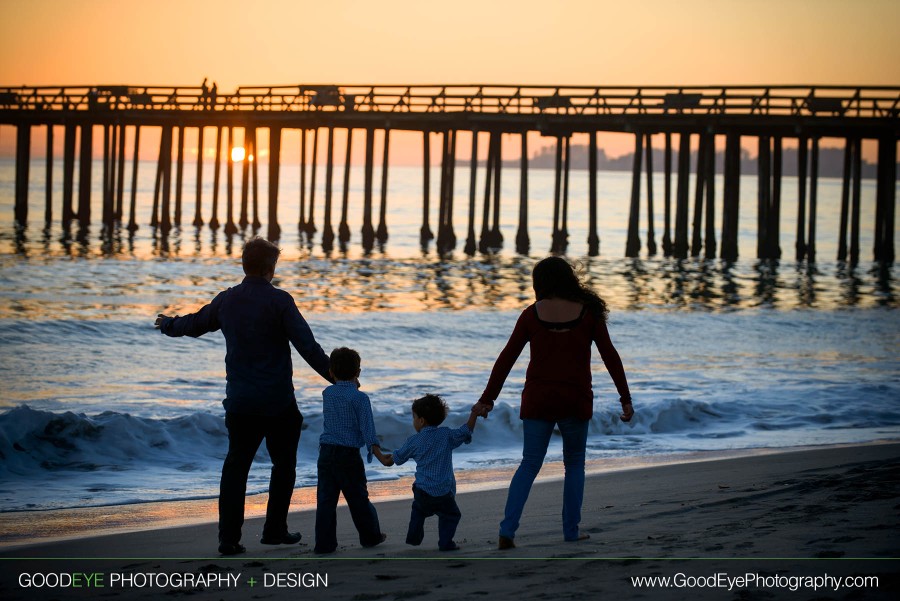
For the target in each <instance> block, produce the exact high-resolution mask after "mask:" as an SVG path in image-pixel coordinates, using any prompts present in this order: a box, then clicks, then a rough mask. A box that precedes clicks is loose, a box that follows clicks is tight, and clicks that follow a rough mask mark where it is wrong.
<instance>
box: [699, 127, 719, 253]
mask: <svg viewBox="0 0 900 601" xmlns="http://www.w3.org/2000/svg"><path fill="white" fill-rule="evenodd" d="M698 177H699V175H698ZM702 177H705V178H706V240H705V241H704V250H705V255H704V256H705V257H706V258H707V259H715V258H716V136H715V134H706V161H705V165H704V168H703V176H702Z"/></svg>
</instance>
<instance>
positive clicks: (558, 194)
mask: <svg viewBox="0 0 900 601" xmlns="http://www.w3.org/2000/svg"><path fill="white" fill-rule="evenodd" d="M564 152H565V146H564V142H563V137H562V136H556V161H555V163H554V169H553V230H552V231H551V234H550V235H551V239H550V252H551V253H554V254H555V253H558V252H560V250H559V218H560V213H561V212H562V210H561V209H562V207H561V206H560V205H561V199H562V172H563V154H564Z"/></svg>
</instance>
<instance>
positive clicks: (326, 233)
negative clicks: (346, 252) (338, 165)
mask: <svg viewBox="0 0 900 601" xmlns="http://www.w3.org/2000/svg"><path fill="white" fill-rule="evenodd" d="M326 161H327V162H326V163H325V214H324V216H323V217H322V221H323V223H322V249H323V250H325V251H326V252H328V251H330V250H331V249H333V248H334V229H333V228H332V227H331V199H332V189H333V186H332V180H333V179H334V128H333V127H329V128H328V147H327V151H326Z"/></svg>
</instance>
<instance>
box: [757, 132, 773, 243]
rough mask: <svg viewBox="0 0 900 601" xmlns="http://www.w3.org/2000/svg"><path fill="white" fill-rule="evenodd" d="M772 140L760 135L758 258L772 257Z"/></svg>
mask: <svg viewBox="0 0 900 601" xmlns="http://www.w3.org/2000/svg"><path fill="white" fill-rule="evenodd" d="M770 148H771V140H770V138H769V137H768V136H760V137H759V147H758V151H757V158H756V162H757V175H758V177H757V184H756V190H757V193H756V258H757V259H770V258H772V257H770V256H769V249H770V248H771V244H770V242H769V234H770V232H769V222H770V218H769V209H770V208H771V204H772V189H771V186H772V175H771V173H770V169H771V167H772V157H771V154H770Z"/></svg>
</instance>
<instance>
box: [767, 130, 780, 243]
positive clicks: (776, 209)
mask: <svg viewBox="0 0 900 601" xmlns="http://www.w3.org/2000/svg"><path fill="white" fill-rule="evenodd" d="M782 170H783V161H782V140H781V136H776V137H775V139H774V140H773V144H772V206H771V207H770V209H769V211H768V213H769V225H768V227H767V228H766V230H767V238H768V240H769V250H768V253H767V254H768V256H769V257H771V258H772V259H780V258H781V174H782Z"/></svg>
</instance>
